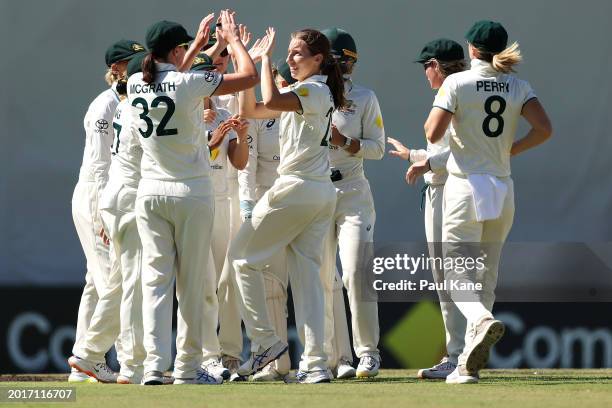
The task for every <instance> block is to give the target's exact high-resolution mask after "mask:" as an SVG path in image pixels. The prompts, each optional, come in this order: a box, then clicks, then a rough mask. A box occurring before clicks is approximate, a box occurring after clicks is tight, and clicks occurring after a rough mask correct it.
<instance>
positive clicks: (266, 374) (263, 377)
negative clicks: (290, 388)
mask: <svg viewBox="0 0 612 408" xmlns="http://www.w3.org/2000/svg"><path fill="white" fill-rule="evenodd" d="M284 379H285V376H284V375H283V374H281V373H279V372H278V371H276V368H274V365H273V364H268V365H267V366H265V367H264V368H263V369H262V370H261V371H259V372H257V373H255V375H253V381H256V382H264V381H283V380H284Z"/></svg>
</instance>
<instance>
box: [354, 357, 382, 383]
mask: <svg viewBox="0 0 612 408" xmlns="http://www.w3.org/2000/svg"><path fill="white" fill-rule="evenodd" d="M379 368H380V361H379V360H378V359H377V358H376V357H373V356H363V357H361V359H360V360H359V365H358V366H357V373H356V374H357V378H370V377H376V376H377V375H378V369H379Z"/></svg>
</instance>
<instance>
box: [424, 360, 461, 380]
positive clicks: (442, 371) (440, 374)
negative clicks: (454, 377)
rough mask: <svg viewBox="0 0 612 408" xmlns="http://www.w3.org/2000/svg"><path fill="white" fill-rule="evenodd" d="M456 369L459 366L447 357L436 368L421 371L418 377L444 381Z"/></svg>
mask: <svg viewBox="0 0 612 408" xmlns="http://www.w3.org/2000/svg"><path fill="white" fill-rule="evenodd" d="M455 368H457V364H455V363H452V362H450V361H449V360H448V356H446V357H444V358H443V359H442V360H440V362H439V363H438V364H436V365H435V366H433V367H431V368H422V369H420V370H419V372H418V374H417V377H419V378H424V379H430V380H444V379H445V378H446V377H448V376H449V374H450V373H452V372H453V371H454V370H455Z"/></svg>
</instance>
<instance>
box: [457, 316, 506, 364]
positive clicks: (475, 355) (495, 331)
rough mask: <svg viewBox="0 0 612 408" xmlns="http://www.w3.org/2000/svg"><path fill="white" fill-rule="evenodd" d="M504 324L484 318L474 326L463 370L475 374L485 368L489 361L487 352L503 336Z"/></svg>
mask: <svg viewBox="0 0 612 408" xmlns="http://www.w3.org/2000/svg"><path fill="white" fill-rule="evenodd" d="M504 331H505V327H504V324H503V323H502V322H501V321H499V320H495V319H492V318H490V317H486V318H484V319H482V320H481V321H480V322H478V324H477V325H476V327H475V329H474V338H473V340H472V342H471V343H470V346H469V348H468V349H467V352H466V353H465V355H466V360H465V368H466V370H467V371H468V372H470V373H477V372H478V371H480V370H481V369H483V368H485V366H486V365H487V362H488V361H489V351H490V350H491V347H493V345H494V344H495V343H497V342H498V341H499V339H501V338H502V336H503V335H504Z"/></svg>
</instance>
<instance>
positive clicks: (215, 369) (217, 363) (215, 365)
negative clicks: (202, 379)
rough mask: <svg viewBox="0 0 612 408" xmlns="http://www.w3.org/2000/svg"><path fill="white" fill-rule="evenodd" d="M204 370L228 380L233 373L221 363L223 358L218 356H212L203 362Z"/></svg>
mask: <svg viewBox="0 0 612 408" xmlns="http://www.w3.org/2000/svg"><path fill="white" fill-rule="evenodd" d="M202 370H206V371H208V373H209V374H211V375H214V376H215V377H218V378H221V379H223V380H228V379H229V378H230V375H231V373H230V370H228V369H227V368H225V367H223V364H221V360H220V359H218V358H211V359H209V360H207V361H205V362H203V363H202Z"/></svg>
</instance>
